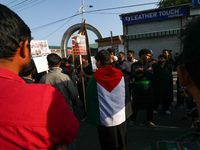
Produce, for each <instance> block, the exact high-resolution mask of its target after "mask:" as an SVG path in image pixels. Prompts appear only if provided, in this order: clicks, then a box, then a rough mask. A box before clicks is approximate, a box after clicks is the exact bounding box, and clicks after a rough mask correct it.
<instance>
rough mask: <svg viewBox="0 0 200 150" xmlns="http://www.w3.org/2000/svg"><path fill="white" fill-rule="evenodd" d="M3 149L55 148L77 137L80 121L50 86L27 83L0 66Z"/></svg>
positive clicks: (0, 126)
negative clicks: (56, 145)
mask: <svg viewBox="0 0 200 150" xmlns="http://www.w3.org/2000/svg"><path fill="white" fill-rule="evenodd" d="M0 92H1V94H0V150H4V149H6V150H7V149H13V150H18V149H42V150H46V149H54V148H55V144H69V143H72V142H73V140H74V139H75V137H76V135H77V133H78V128H79V122H78V120H77V119H76V117H75V116H74V114H73V113H72V112H71V111H70V110H69V107H68V105H67V102H66V101H65V99H64V96H63V95H62V94H61V93H60V92H59V91H58V90H56V89H55V88H53V87H52V86H51V85H45V84H26V83H25V81H24V80H23V79H22V78H20V77H19V76H18V75H16V74H15V73H13V72H11V71H9V70H6V69H2V68H0Z"/></svg>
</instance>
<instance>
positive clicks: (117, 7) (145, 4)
mask: <svg viewBox="0 0 200 150" xmlns="http://www.w3.org/2000/svg"><path fill="white" fill-rule="evenodd" d="M157 3H158V2H153V3H146V4H137V5H129V6H122V7H114V8H105V9H98V10H91V11H86V12H84V13H91V12H96V11H106V10H113V9H122V8H128V7H137V6H143V5H152V4H157Z"/></svg>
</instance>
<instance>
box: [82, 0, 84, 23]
mask: <svg viewBox="0 0 200 150" xmlns="http://www.w3.org/2000/svg"><path fill="white" fill-rule="evenodd" d="M82 6H83V8H82V22H83V21H84V11H85V10H84V0H82Z"/></svg>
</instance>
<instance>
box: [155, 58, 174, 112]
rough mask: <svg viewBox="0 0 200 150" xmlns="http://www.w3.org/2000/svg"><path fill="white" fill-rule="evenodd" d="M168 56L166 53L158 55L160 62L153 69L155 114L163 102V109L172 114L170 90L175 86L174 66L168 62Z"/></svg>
mask: <svg viewBox="0 0 200 150" xmlns="http://www.w3.org/2000/svg"><path fill="white" fill-rule="evenodd" d="M166 60H167V57H166V56H165V55H159V56H158V63H157V64H156V65H155V66H154V68H153V71H154V74H153V78H152V79H153V80H152V81H153V83H152V85H153V91H154V100H155V107H154V111H153V113H154V114H157V113H158V106H159V104H160V103H161V104H162V110H163V111H164V112H165V113H166V114H168V115H170V114H171V113H170V111H169V106H170V102H171V100H170V97H169V96H170V92H171V88H172V87H173V78H172V67H171V66H170V65H169V64H167V63H166Z"/></svg>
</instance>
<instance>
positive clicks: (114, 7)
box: [31, 2, 158, 31]
mask: <svg viewBox="0 0 200 150" xmlns="http://www.w3.org/2000/svg"><path fill="white" fill-rule="evenodd" d="M157 3H158V2H153V3H146V4H137V5H129V6H122V7H114V8H105V9H98V10H92V11H86V12H84V13H92V12H97V11H107V10H113V9H122V8H128V7H136V6H143V5H151V4H157ZM77 15H78V14H75V15H73V16H70V17H67V18H63V19H60V20H57V21H54V22H51V23H48V24H45V25H42V26H39V27H36V28H33V29H31V30H32V31H34V30H37V29H40V28H44V27H47V26H50V25H53V24H56V23H58V22H62V21H64V20H66V19H69V18H71V17H74V16H77Z"/></svg>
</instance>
